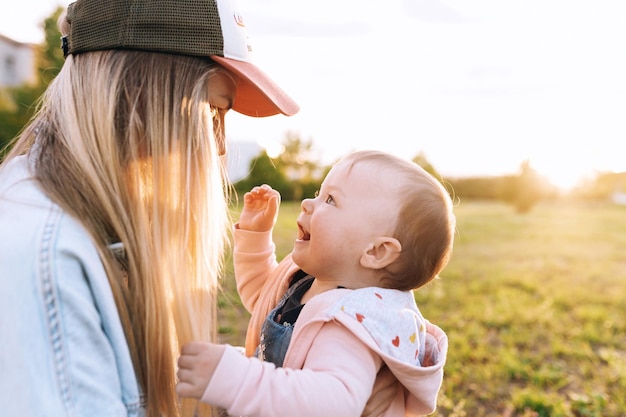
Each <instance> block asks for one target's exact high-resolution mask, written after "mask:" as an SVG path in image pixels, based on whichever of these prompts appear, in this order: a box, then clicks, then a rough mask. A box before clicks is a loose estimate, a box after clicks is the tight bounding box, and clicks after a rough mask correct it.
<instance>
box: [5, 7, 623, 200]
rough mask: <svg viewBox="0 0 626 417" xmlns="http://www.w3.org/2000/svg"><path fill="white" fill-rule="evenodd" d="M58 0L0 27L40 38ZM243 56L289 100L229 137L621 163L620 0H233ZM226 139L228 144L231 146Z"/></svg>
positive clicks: (457, 163)
mask: <svg viewBox="0 0 626 417" xmlns="http://www.w3.org/2000/svg"><path fill="white" fill-rule="evenodd" d="M68 3H69V1H67V0H20V1H19V2H13V3H6V2H5V3H3V5H2V6H0V33H2V34H3V35H5V36H9V37H11V38H13V39H15V40H17V41H21V42H40V41H41V40H42V39H43V33H42V31H41V29H40V28H39V23H40V22H41V21H42V20H43V19H44V18H45V17H47V16H49V15H50V14H51V13H52V12H53V11H54V9H55V7H56V6H57V5H61V6H66V5H67V4H68ZM238 3H239V6H240V11H241V13H242V15H243V17H244V19H245V23H246V26H247V28H248V32H249V35H250V37H251V39H252V46H253V48H254V54H255V61H256V63H257V64H258V65H259V66H260V67H261V68H262V69H263V70H264V71H265V72H266V73H268V74H270V75H271V76H272V78H274V79H275V80H276V81H277V82H278V83H279V84H280V85H281V86H282V87H283V88H284V89H285V90H286V91H288V92H289V93H290V95H291V96H292V97H293V98H294V99H295V100H296V101H297V102H298V103H299V104H300V106H301V110H300V112H299V113H298V114H297V115H295V116H292V117H285V116H282V115H281V116H273V117H269V118H262V119H257V118H250V117H245V116H241V115H238V114H235V113H233V112H231V113H229V115H228V116H227V135H228V137H229V140H230V141H231V143H237V142H257V143H260V144H262V145H263V146H268V147H270V148H271V147H272V144H279V143H280V142H283V141H284V140H285V137H286V134H287V132H288V131H291V132H294V133H296V134H298V135H299V136H300V137H301V138H302V139H304V140H311V141H312V143H313V149H314V150H315V151H316V155H317V157H318V158H319V160H320V162H322V163H331V162H333V161H334V160H335V159H336V158H338V157H340V156H342V155H343V154H345V153H347V152H350V151H352V150H356V149H380V150H383V151H387V152H390V153H393V154H396V155H398V156H401V157H406V158H409V159H410V158H412V157H414V156H416V155H417V154H419V153H423V154H424V155H425V156H426V158H427V159H428V160H429V162H430V163H431V164H432V165H433V166H434V167H435V169H437V170H438V171H439V173H440V174H441V175H442V176H444V178H445V177H465V176H482V175H506V174H514V173H517V172H518V169H519V167H520V165H521V163H522V162H523V161H524V160H529V161H530V164H531V166H532V167H533V168H535V169H536V170H537V171H539V173H541V174H543V175H545V176H546V177H548V178H549V179H550V180H551V181H552V182H553V184H555V185H558V186H562V187H565V188H567V187H571V186H572V185H574V184H575V182H576V181H578V180H579V179H581V178H584V177H588V176H592V175H593V174H594V173H595V172H597V171H601V172H606V171H614V172H622V171H626V153H625V152H624V151H625V150H626V75H625V74H626V25H625V24H624V23H623V22H624V18H625V17H626V2H625V1H623V0H586V1H582V0H516V1H513V0H471V1H468V0H385V1H384V2H382V1H376V0H315V1H313V0H239V1H238ZM235 151H236V149H235Z"/></svg>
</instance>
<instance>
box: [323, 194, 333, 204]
mask: <svg viewBox="0 0 626 417" xmlns="http://www.w3.org/2000/svg"><path fill="white" fill-rule="evenodd" d="M324 203H326V204H332V205H334V204H335V199H334V198H333V196H332V195H329V196H328V197H326V200H324Z"/></svg>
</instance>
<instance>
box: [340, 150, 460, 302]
mask: <svg viewBox="0 0 626 417" xmlns="http://www.w3.org/2000/svg"><path fill="white" fill-rule="evenodd" d="M342 162H346V163H348V164H349V165H350V166H354V165H357V164H362V163H374V164H376V166H377V167H380V168H382V171H381V172H384V173H385V174H386V175H389V176H390V177H391V178H393V181H394V184H395V186H396V188H395V191H396V192H397V195H398V201H399V202H400V204H399V207H398V211H397V213H398V214H397V218H396V220H395V221H396V224H395V231H394V232H393V237H394V238H396V239H398V241H399V242H400V244H401V245H402V251H401V253H400V256H399V257H398V259H397V260H396V261H394V262H393V263H392V264H390V265H389V266H387V267H386V268H385V269H384V271H382V272H383V278H382V279H383V283H384V285H385V286H386V287H388V288H395V289H398V290H402V291H407V290H411V289H416V288H419V287H421V286H423V285H425V284H427V283H429V282H430V281H432V280H433V279H435V278H436V277H437V275H438V274H439V273H440V272H441V271H442V270H443V269H444V268H445V266H446V265H447V264H448V261H449V259H450V256H451V254H452V247H453V242H454V233H455V232H456V217H455V215H454V213H453V211H452V200H451V197H450V194H449V193H448V192H447V191H446V189H445V188H444V187H443V185H442V184H441V183H440V182H439V181H438V180H437V179H436V178H435V177H433V176H432V175H431V174H429V173H428V172H427V171H425V170H424V169H423V168H422V167H420V166H419V165H417V164H416V163H413V162H410V161H407V160H404V159H402V158H399V157H396V156H394V155H391V154H388V153H384V152H379V151H370V150H365V151H357V152H353V153H351V154H348V155H347V156H346V157H344V158H343V159H342ZM372 198H375V196H373V197H372Z"/></svg>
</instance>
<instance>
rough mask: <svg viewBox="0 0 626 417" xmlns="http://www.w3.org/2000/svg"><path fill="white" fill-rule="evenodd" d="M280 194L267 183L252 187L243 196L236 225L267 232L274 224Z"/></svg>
mask: <svg viewBox="0 0 626 417" xmlns="http://www.w3.org/2000/svg"><path fill="white" fill-rule="evenodd" d="M279 204H280V194H279V192H278V191H276V190H274V189H273V188H272V187H270V186H269V185H266V184H263V185H261V186H259V187H254V188H253V189H252V190H250V191H249V192H247V193H245V194H244V196H243V210H242V211H241V216H239V222H238V227H239V229H241V230H249V231H251V232H267V231H268V230H271V229H272V227H274V225H275V224H276V219H277V218H278V206H279Z"/></svg>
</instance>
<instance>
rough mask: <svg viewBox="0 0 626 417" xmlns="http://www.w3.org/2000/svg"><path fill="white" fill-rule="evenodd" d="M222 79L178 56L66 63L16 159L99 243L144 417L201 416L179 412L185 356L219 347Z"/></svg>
mask: <svg viewBox="0 0 626 417" xmlns="http://www.w3.org/2000/svg"><path fill="white" fill-rule="evenodd" d="M215 71H219V69H218V67H217V66H215V65H212V64H211V63H210V62H209V61H208V60H206V59H201V58H192V57H185V56H176V55H171V54H157V53H149V52H139V51H122V50H111V51H98V52H89V53H84V54H80V55H77V56H68V58H67V61H66V63H65V65H64V66H63V68H62V70H61V72H60V73H59V75H58V76H57V77H56V78H55V79H54V81H53V82H52V83H51V85H50V86H49V88H48V90H47V91H46V93H45V95H44V96H43V98H42V101H41V102H40V109H39V111H38V113H37V115H36V116H35V118H34V120H33V121H32V123H31V124H30V125H29V126H28V127H27V128H25V130H24V132H23V133H22V134H21V136H20V138H19V140H18V141H17V143H16V145H15V146H14V147H13V149H12V151H11V153H10V155H9V156H8V158H11V157H12V156H15V155H18V154H23V153H26V152H28V150H29V148H31V147H32V153H33V158H34V161H35V169H36V176H37V179H38V180H39V181H40V182H41V184H42V187H43V188H44V190H45V191H46V193H47V194H48V195H49V196H50V197H51V198H52V199H53V200H54V201H55V202H56V203H58V204H59V205H60V206H61V207H63V208H64V209H65V210H67V211H68V212H69V213H70V214H71V215H73V216H75V217H76V218H77V219H78V220H79V221H80V222H81V223H82V224H83V225H84V226H85V227H86V229H87V230H88V231H89V232H90V234H91V236H92V237H93V240H94V243H95V245H96V247H97V248H98V251H99V253H100V256H101V258H102V261H103V264H104V267H105V270H106V273H107V275H108V278H109V282H110V285H111V288H112V290H113V294H114V297H115V301H116V304H117V307H118V310H119V315H120V318H121V321H122V325H123V327H124V329H125V333H126V338H127V341H128V345H129V348H130V352H131V355H132V359H133V362H134V364H135V371H136V374H137V378H138V380H139V382H140V385H141V387H142V390H143V394H144V396H145V402H146V407H147V415H148V416H168V417H169V416H178V415H191V414H192V413H193V411H194V410H193V409H194V408H195V407H196V403H195V401H191V400H184V401H183V404H182V407H181V405H180V401H179V399H178V398H177V395H176V392H175V382H176V358H177V355H178V353H179V347H180V346H181V344H183V343H185V342H188V341H191V340H204V341H211V340H214V339H215V322H216V317H215V315H216V303H215V294H216V288H217V282H218V275H219V273H220V271H221V267H222V255H223V253H224V250H225V244H226V242H227V230H228V225H229V221H230V219H229V217H228V205H227V201H228V200H227V198H228V188H227V186H226V185H225V184H226V181H225V180H224V178H225V174H224V167H223V165H222V163H221V159H220V156H219V154H218V153H219V152H218V149H217V146H216V143H215V138H214V130H213V129H214V126H213V120H212V119H213V117H212V116H213V110H212V108H211V106H210V104H209V87H208V83H209V79H210V77H211V76H212V75H213V74H214V73H215ZM117 242H121V243H122V244H123V248H124V252H125V254H124V255H122V256H117V257H116V256H114V255H113V253H112V251H111V250H110V249H109V245H111V244H115V243H117ZM209 410H210V409H209V408H208V407H206V408H205V410H203V411H202V412H207V413H208V412H209Z"/></svg>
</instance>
